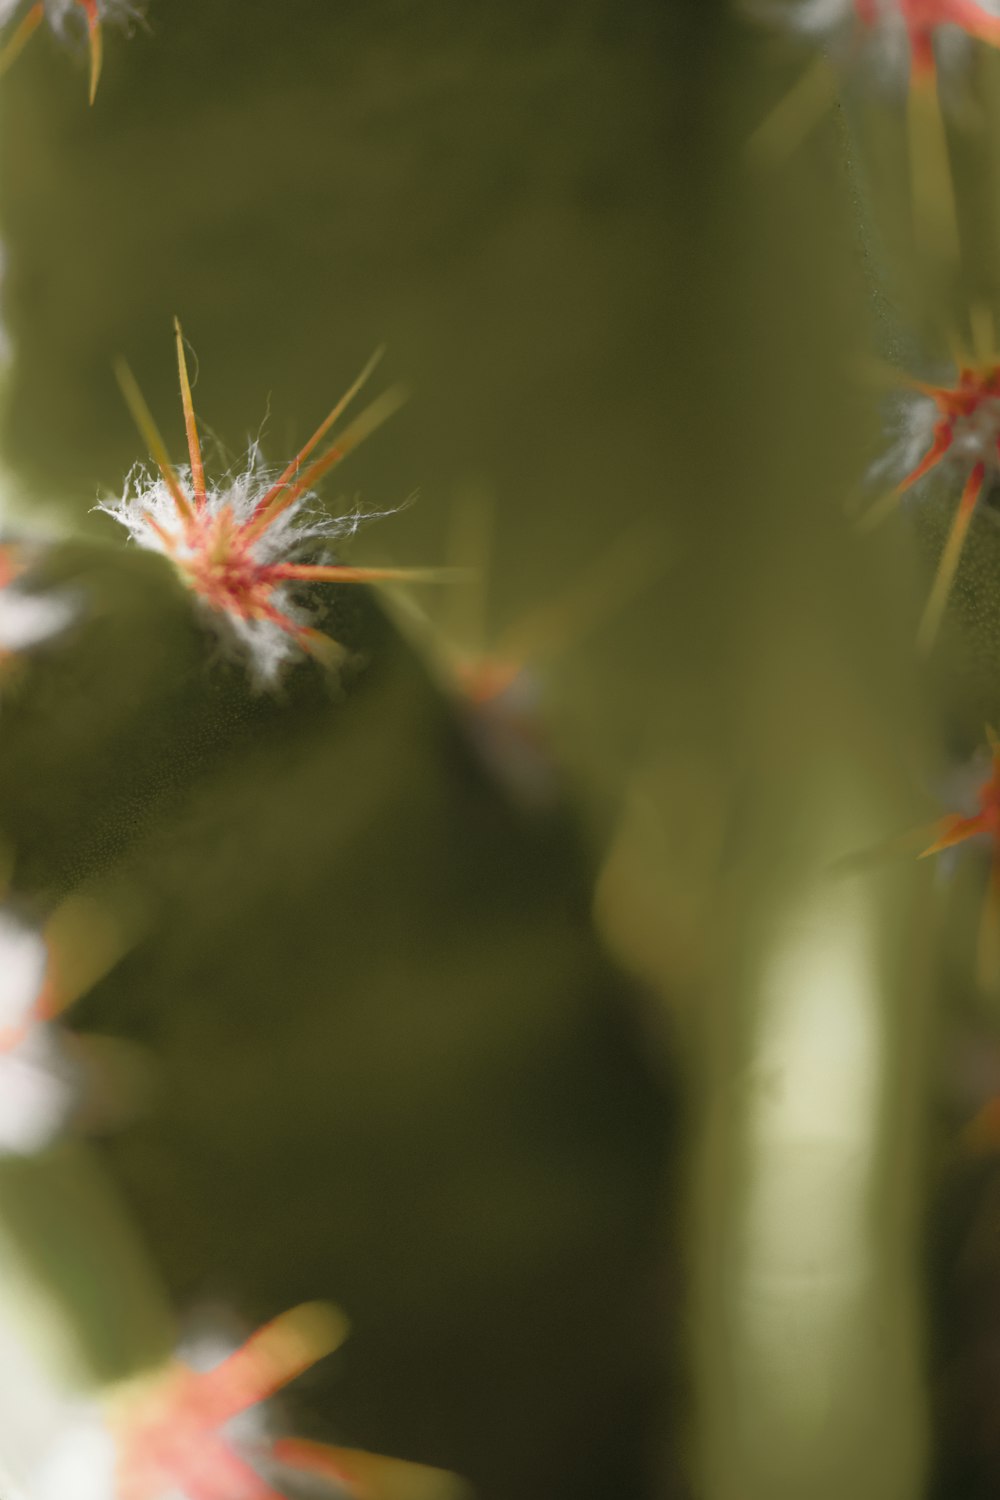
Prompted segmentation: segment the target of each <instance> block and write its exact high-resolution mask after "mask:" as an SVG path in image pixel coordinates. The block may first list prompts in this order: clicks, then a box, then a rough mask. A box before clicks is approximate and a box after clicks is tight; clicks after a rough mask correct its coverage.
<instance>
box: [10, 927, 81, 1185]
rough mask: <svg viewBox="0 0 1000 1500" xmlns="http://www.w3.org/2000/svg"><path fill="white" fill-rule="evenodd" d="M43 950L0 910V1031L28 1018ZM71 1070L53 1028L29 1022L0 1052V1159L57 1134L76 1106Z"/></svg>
mask: <svg viewBox="0 0 1000 1500" xmlns="http://www.w3.org/2000/svg"><path fill="white" fill-rule="evenodd" d="M46 962H47V952H46V948H45V943H44V941H43V939H42V937H41V934H40V933H39V932H37V931H36V929H35V928H33V927H30V926H28V925H27V924H26V923H24V922H21V921H20V920H19V919H18V918H16V917H15V916H13V915H12V913H10V912H9V911H2V910H0V1030H6V1029H7V1028H16V1027H18V1026H20V1025H21V1024H22V1023H24V1022H25V1021H28V1020H29V1017H30V1015H31V1010H32V1007H33V1005H34V1004H35V1001H36V1000H37V999H38V994H39V991H40V989H41V986H42V983H43V980H44V977H45V967H46ZM76 1096H77V1088H76V1079H75V1072H74V1069H73V1067H72V1065H71V1064H70V1062H69V1060H68V1058H67V1057H66V1056H65V1055H64V1053H63V1050H62V1048H61V1046H60V1044H59V1039H58V1035H57V1033H56V1032H55V1030H54V1028H53V1027H51V1026H47V1025H45V1024H44V1023H42V1022H35V1023H33V1024H30V1026H29V1030H28V1031H27V1032H26V1034H25V1035H24V1037H23V1038H22V1039H21V1040H20V1041H19V1042H17V1043H16V1045H14V1046H12V1047H8V1048H6V1049H4V1050H0V1156H33V1155H35V1153H36V1152H38V1151H41V1150H43V1149H44V1148H45V1147H46V1146H48V1145H49V1144H50V1143H51V1142H52V1141H53V1140H54V1139H55V1137H56V1136H57V1135H58V1134H59V1132H60V1131H61V1130H62V1128H63V1126H64V1125H65V1123H66V1121H67V1119H68V1117H69V1115H70V1113H71V1111H72V1109H73V1107H74V1104H75V1102H76Z"/></svg>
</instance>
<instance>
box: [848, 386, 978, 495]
mask: <svg viewBox="0 0 1000 1500" xmlns="http://www.w3.org/2000/svg"><path fill="white" fill-rule="evenodd" d="M940 417H941V413H940V411H939V410H938V407H937V405H936V404H935V402H934V401H932V400H931V398H930V396H924V395H920V394H919V393H915V394H913V395H907V396H904V397H901V398H899V400H898V401H897V403H896V405H895V409H894V412H893V416H892V426H893V427H894V428H895V431H896V436H895V441H894V442H893V444H892V446H891V447H890V449H889V451H888V452H887V453H886V455H885V457H884V458H881V459H879V460H878V462H877V463H875V464H874V465H873V466H872V468H871V470H870V471H869V477H870V479H872V480H876V481H879V482H883V481H885V480H887V479H888V480H890V481H891V482H892V483H894V484H898V483H899V481H900V480H902V479H905V477H906V476H907V474H910V473H912V471H913V470H914V469H915V468H916V467H917V465H918V464H919V463H920V461H921V459H922V458H923V457H924V455H925V454H926V453H927V452H928V450H929V449H930V446H931V444H932V442H933V440H934V428H935V427H936V425H937V423H938V421H939V420H940ZM998 440H1000V396H990V397H986V398H985V399H983V400H981V401H980V402H979V403H978V405H977V406H976V409H975V411H973V412H972V413H971V414H970V415H969V416H967V417H957V418H956V419H955V421H954V423H953V427H952V443H951V446H950V448H949V449H948V451H947V453H946V454H945V455H944V457H943V458H941V459H940V460H939V462H938V463H937V464H935V466H934V468H933V469H931V470H930V472H929V474H928V475H927V478H928V479H929V480H934V479H935V478H937V479H940V480H944V481H945V482H947V483H950V484H958V485H962V484H964V483H965V481H966V480H967V479H968V477H969V474H970V473H971V471H972V470H973V469H974V468H975V466H976V464H978V463H982V464H985V466H986V472H987V474H994V475H996V474H1000V454H998V449H997V443H998Z"/></svg>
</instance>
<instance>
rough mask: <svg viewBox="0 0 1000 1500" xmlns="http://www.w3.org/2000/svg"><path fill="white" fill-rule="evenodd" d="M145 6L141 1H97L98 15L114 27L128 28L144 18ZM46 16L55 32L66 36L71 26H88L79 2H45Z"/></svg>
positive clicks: (49, 0) (50, 0)
mask: <svg viewBox="0 0 1000 1500" xmlns="http://www.w3.org/2000/svg"><path fill="white" fill-rule="evenodd" d="M143 11H144V6H143V5H142V4H140V3H139V0H97V14H98V16H99V18H100V20H101V22H102V24H103V23H105V22H110V23H111V24H112V25H113V26H125V27H128V26H129V25H130V24H131V23H132V22H133V21H138V20H139V19H140V17H141V16H142V14H143ZM45 15H46V18H47V20H48V22H49V24H50V25H51V27H52V29H53V31H56V32H58V33H59V35H60V36H62V35H64V34H65V33H66V31H67V30H68V29H69V27H71V26H74V27H75V26H79V25H80V24H84V25H85V24H86V15H85V12H84V10H83V7H82V6H81V5H80V4H79V0H45Z"/></svg>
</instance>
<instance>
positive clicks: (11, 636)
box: [0, 584, 76, 652]
mask: <svg viewBox="0 0 1000 1500" xmlns="http://www.w3.org/2000/svg"><path fill="white" fill-rule="evenodd" d="M75 614H76V607H75V605H74V604H73V602H72V601H71V600H70V599H68V598H67V597H66V596H65V595H64V594H29V593H26V592H25V591H24V590H23V589H21V588H19V587H18V586H17V585H16V584H8V585H7V587H6V588H4V589H0V652H2V651H24V650H26V649H27V647H29V646H37V645H38V643H39V642H40V641H44V640H47V639H48V638H49V636H52V635H58V633H59V632H60V631H61V630H65V629H66V627H67V625H69V624H70V623H71V621H72V619H73V617H74V615H75Z"/></svg>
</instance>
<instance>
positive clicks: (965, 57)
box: [753, 0, 1000, 91]
mask: <svg viewBox="0 0 1000 1500" xmlns="http://www.w3.org/2000/svg"><path fill="white" fill-rule="evenodd" d="M981 4H982V8H983V10H984V11H987V12H988V13H989V14H991V15H996V16H1000V0H981ZM874 8H875V11H876V19H875V22H874V24H873V25H871V26H866V25H864V24H863V23H862V21H861V19H860V17H859V15H858V12H857V7H856V4H855V0H771V3H768V0H764V3H763V4H757V5H755V6H754V7H753V9H754V13H755V14H756V16H757V17H758V19H764V18H765V17H766V18H767V19H768V20H770V21H771V22H775V21H777V22H779V23H780V24H781V25H783V26H785V27H786V28H787V29H788V30H790V31H793V32H796V33H798V35H800V36H803V37H805V38H807V39H809V40H810V41H812V42H814V43H815V44H816V45H818V46H821V47H824V48H825V49H827V50H828V51H829V52H830V54H831V56H832V57H833V59H834V61H835V62H836V63H837V64H838V65H840V66H843V67H845V68H850V67H851V66H852V64H853V63H854V62H855V61H856V59H857V58H858V56H859V54H858V49H857V43H858V41H859V39H860V40H861V42H862V43H863V51H862V53H861V56H862V59H863V62H864V65H865V68H866V70H867V71H869V72H870V73H871V75H872V76H873V78H874V79H875V80H876V81H878V82H879V83H881V84H883V85H886V86H889V87H891V88H892V89H893V90H899V91H903V90H905V88H906V84H907V82H908V79H909V72H910V40H909V36H908V33H907V29H906V23H905V21H904V19H903V16H902V13H901V11H900V7H899V3H898V0H875V7H874ZM972 46H973V39H972V38H971V37H970V36H969V35H968V33H967V32H965V31H964V30H963V29H962V28H961V27H960V26H955V25H951V24H948V23H944V24H942V25H940V26H935V27H934V52H935V56H936V58H937V63H938V66H939V68H940V69H941V71H942V74H944V75H947V76H948V77H950V78H952V79H954V77H955V76H956V75H958V74H960V73H961V72H962V70H963V69H964V68H965V67H967V66H968V62H969V57H970V54H971V48H972Z"/></svg>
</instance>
